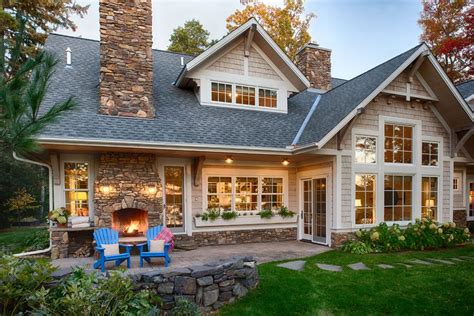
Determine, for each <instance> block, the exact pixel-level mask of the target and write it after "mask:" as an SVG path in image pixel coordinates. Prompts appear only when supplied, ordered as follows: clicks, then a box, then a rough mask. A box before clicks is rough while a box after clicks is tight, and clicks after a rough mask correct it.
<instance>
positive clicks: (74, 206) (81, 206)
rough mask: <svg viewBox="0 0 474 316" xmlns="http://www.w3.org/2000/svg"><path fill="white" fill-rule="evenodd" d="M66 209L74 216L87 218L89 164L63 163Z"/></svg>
mask: <svg viewBox="0 0 474 316" xmlns="http://www.w3.org/2000/svg"><path fill="white" fill-rule="evenodd" d="M64 194H65V201H66V209H67V210H68V211H69V212H70V214H71V215H74V216H89V198H90V196H89V164H88V163H87V162H66V163H64Z"/></svg>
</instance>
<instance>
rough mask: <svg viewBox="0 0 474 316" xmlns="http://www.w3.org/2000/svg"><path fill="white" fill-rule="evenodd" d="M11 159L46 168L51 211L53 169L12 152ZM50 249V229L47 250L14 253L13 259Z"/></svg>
mask: <svg viewBox="0 0 474 316" xmlns="http://www.w3.org/2000/svg"><path fill="white" fill-rule="evenodd" d="M13 158H14V159H15V160H18V161H21V162H26V163H29V164H33V165H38V166H41V167H46V168H48V175H49V179H48V180H49V209H50V210H52V209H53V203H54V201H53V169H52V168H51V166H50V165H48V164H46V163H42V162H38V161H33V160H29V159H25V158H21V157H18V155H17V154H16V152H13ZM49 227H50V228H51V223H50V224H49ZM51 248H53V239H52V232H51V229H50V231H49V247H48V248H46V249H42V250H34V251H28V252H22V253H16V254H14V255H13V256H14V257H25V256H33V255H39V254H43V253H46V252H50V251H51Z"/></svg>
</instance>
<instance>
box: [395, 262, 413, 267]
mask: <svg viewBox="0 0 474 316" xmlns="http://www.w3.org/2000/svg"><path fill="white" fill-rule="evenodd" d="M397 264H399V265H401V266H404V267H405V268H411V267H412V266H411V265H409V264H406V263H397Z"/></svg>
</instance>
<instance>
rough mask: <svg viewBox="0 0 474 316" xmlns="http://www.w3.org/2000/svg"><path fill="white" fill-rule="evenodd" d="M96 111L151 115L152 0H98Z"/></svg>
mask: <svg viewBox="0 0 474 316" xmlns="http://www.w3.org/2000/svg"><path fill="white" fill-rule="evenodd" d="M99 13H100V88H99V92H100V107H99V113H100V114H106V115H114V116H128V117H142V118H153V117H154V116H155V108H154V106H153V60H152V52H151V47H152V18H151V0H100V2H99Z"/></svg>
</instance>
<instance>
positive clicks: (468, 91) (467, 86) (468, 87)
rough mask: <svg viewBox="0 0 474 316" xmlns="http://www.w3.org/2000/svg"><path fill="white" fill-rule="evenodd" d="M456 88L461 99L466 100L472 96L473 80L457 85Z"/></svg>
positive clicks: (473, 91) (473, 89) (473, 90)
mask: <svg viewBox="0 0 474 316" xmlns="http://www.w3.org/2000/svg"><path fill="white" fill-rule="evenodd" d="M456 88H457V89H458V91H459V93H461V95H462V97H463V98H464V99H466V98H468V97H470V96H471V95H473V94H474V79H471V80H468V81H464V82H462V83H460V84H457V85H456Z"/></svg>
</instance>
